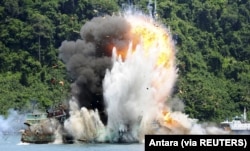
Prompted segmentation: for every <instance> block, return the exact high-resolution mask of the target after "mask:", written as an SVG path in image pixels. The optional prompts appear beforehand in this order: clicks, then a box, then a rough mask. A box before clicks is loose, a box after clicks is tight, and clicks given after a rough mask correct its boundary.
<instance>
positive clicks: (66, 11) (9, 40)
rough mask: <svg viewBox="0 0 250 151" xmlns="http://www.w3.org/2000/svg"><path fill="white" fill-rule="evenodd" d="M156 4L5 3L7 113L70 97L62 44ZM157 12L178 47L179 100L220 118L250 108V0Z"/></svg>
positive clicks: (187, 2) (160, 6) (0, 92)
mask: <svg viewBox="0 0 250 151" xmlns="http://www.w3.org/2000/svg"><path fill="white" fill-rule="evenodd" d="M148 2H149V1H148V0H138V1H135V0H134V1H133V0H129V1H128V0H1V1H0V85H1V89H0V104H1V108H0V115H1V114H7V111H8V109H9V108H14V109H17V110H21V111H26V110H27V109H32V104H33V105H34V104H37V105H38V108H41V109H45V108H48V107H50V106H53V105H54V104H57V103H59V102H62V101H65V100H67V99H68V98H69V96H70V83H72V79H70V77H69V76H68V74H67V71H66V67H65V65H64V63H63V62H62V61H61V60H60V59H59V58H58V48H59V47H60V45H61V43H62V42H63V41H64V40H76V39H79V38H80V36H79V31H80V29H81V26H82V25H84V23H86V21H88V20H90V19H92V18H93V17H96V16H103V15H106V14H108V15H112V14H113V13H116V12H118V11H120V10H122V8H124V6H126V5H128V4H129V3H130V4H131V5H134V6H136V7H137V8H138V9H140V10H142V11H144V12H145V13H147V14H148V13H149V12H148V9H147V6H148ZM152 2H153V1H152ZM156 11H157V16H158V17H157V18H158V20H159V21H160V22H162V23H163V24H164V25H165V26H168V27H170V29H171V32H172V33H173V35H174V38H175V40H176V42H177V44H176V47H177V50H178V53H177V63H178V68H179V77H178V81H177V85H176V88H175V91H174V95H175V96H176V97H178V98H180V99H181V100H182V101H183V102H184V103H185V112H186V113H187V114H189V116H190V117H194V118H198V119H199V120H201V121H219V120H223V119H225V118H226V117H231V116H234V115H240V114H241V113H242V111H243V108H244V107H246V108H247V109H248V110H250V90H249V87H250V59H249V58H250V44H249V42H250V24H249V22H250V1H249V0H157V5H156ZM248 115H250V111H248ZM249 117H250V116H249Z"/></svg>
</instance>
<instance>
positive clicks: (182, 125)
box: [59, 13, 207, 142]
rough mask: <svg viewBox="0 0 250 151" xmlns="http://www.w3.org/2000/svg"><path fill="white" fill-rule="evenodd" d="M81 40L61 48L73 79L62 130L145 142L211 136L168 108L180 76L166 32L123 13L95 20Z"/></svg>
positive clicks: (101, 138) (89, 136) (83, 30)
mask: <svg viewBox="0 0 250 151" xmlns="http://www.w3.org/2000/svg"><path fill="white" fill-rule="evenodd" d="M81 38H82V39H79V40H77V41H76V42H75V41H64V42H63V43H62V46H61V47H60V49H59V50H60V55H59V57H60V58H61V59H62V60H63V61H64V62H65V63H66V67H67V70H68V71H69V73H70V75H71V77H72V79H73V80H74V83H73V84H72V87H71V88H72V95H73V97H72V99H71V101H70V105H71V111H70V118H69V119H68V120H66V121H65V123H64V127H65V129H66V130H67V132H68V133H70V134H71V135H72V136H73V137H74V138H75V139H77V140H88V141H98V142H143V139H144V135H145V134H196V133H199V134H204V133H207V130H206V128H204V127H202V126H201V125H199V126H197V125H198V124H197V122H196V120H195V119H190V118H189V117H188V116H187V115H185V114H184V113H182V112H180V111H175V112H173V111H171V106H168V105H167V102H168V101H170V100H171V93H172V90H173V87H174V84H175V82H176V79H177V77H178V75H177V68H176V63H175V54H176V49H175V46H174V42H173V40H172V36H171V33H170V31H169V30H168V29H167V28H165V27H164V26H163V25H161V24H159V23H158V22H156V21H154V20H153V19H152V18H150V17H147V16H145V15H142V14H131V13H127V14H126V13H125V14H124V15H122V16H105V17H96V18H93V19H92V20H91V21H89V22H87V23H86V24H85V25H84V26H83V27H82V28H81ZM77 104H78V106H77ZM99 115H100V118H99ZM197 127H198V129H197Z"/></svg>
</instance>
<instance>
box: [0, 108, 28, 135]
mask: <svg viewBox="0 0 250 151" xmlns="http://www.w3.org/2000/svg"><path fill="white" fill-rule="evenodd" d="M24 120H25V116H24V115H23V114H20V113H18V112H17V111H15V110H13V109H10V110H9V111H8V116H7V117H5V116H2V115H1V116H0V136H1V135H3V134H14V133H17V132H19V131H20V130H21V129H22V128H23V126H24V125H23V123H24Z"/></svg>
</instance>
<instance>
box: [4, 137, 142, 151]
mask: <svg viewBox="0 0 250 151" xmlns="http://www.w3.org/2000/svg"><path fill="white" fill-rule="evenodd" d="M20 139H21V135H2V136H0V151H69V150H73V151H143V150H144V144H95V143H93V144H89V143H88V144H87V143H74V144H29V143H22V142H21V141H20Z"/></svg>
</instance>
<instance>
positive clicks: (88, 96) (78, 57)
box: [59, 16, 130, 123]
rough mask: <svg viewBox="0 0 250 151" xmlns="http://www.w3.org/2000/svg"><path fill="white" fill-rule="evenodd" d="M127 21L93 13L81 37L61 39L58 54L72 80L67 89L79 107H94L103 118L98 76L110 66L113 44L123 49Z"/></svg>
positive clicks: (101, 78)
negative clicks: (67, 39)
mask: <svg viewBox="0 0 250 151" xmlns="http://www.w3.org/2000/svg"><path fill="white" fill-rule="evenodd" d="M129 31H130V25H129V24H128V22H127V21H126V20H125V19H124V18H123V17H120V16H105V17H96V18H93V19H92V20H91V21H89V22H87V23H86V24H85V25H83V26H82V28H81V30H80V35H81V39H78V40H76V41H63V42H62V45H61V46H60V48H59V58H60V59H62V61H63V62H64V63H65V64H66V68H67V71H68V72H69V74H70V76H71V78H72V79H73V81H74V82H73V83H72V85H71V93H72V96H74V97H75V98H76V99H77V100H78V104H79V106H80V107H83V106H84V107H86V108H88V109H96V108H97V109H98V110H99V113H100V116H101V119H102V121H103V122H104V123H106V121H107V117H106V114H105V106H104V101H103V93H102V92H103V90H102V80H103V78H104V76H105V71H106V69H108V68H111V66H112V64H111V59H110V58H111V55H112V49H113V47H116V48H117V50H126V49H127V47H128V45H129V41H130V35H129Z"/></svg>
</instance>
